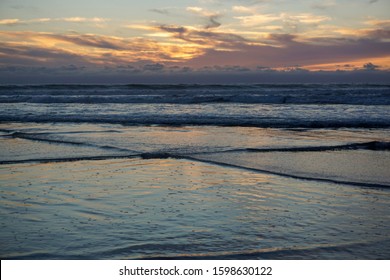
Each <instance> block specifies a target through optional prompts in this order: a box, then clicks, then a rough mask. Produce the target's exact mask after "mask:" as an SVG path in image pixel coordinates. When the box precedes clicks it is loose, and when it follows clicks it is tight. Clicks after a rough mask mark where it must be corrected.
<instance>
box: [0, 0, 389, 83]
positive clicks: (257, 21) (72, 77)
mask: <svg viewBox="0 0 390 280" xmlns="http://www.w3.org/2000/svg"><path fill="white" fill-rule="evenodd" d="M389 11H390V1H389V0H354V1H352V0H321V1H320V0H318V1H317V0H314V1H308V0H294V1H292V0H198V1H187V0H180V1H179V0H164V1H162V0H153V1H152V0H142V1H140V0H135V1H133V0H127V1H126V0H110V1H103V0H93V1H92V0H91V1H88V0H66V1H64V0H61V1H59V0H0V83H3V84H4V83H165V82H166V83H171V82H175V83H176V82H177V83H230V82H232V83H240V82H242V83H247V82H250V83H253V82H254V83H256V82H259V83H260V82H261V83H263V82H380V83H383V82H389V81H390V13H389Z"/></svg>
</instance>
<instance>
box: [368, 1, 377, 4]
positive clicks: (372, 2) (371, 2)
mask: <svg viewBox="0 0 390 280" xmlns="http://www.w3.org/2000/svg"><path fill="white" fill-rule="evenodd" d="M376 2H379V0H370V2H369V3H370V4H374V3H376Z"/></svg>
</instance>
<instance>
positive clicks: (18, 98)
mask: <svg viewBox="0 0 390 280" xmlns="http://www.w3.org/2000/svg"><path fill="white" fill-rule="evenodd" d="M389 166H390V85H374V84H368V85H367V84H245V85H241V84H234V85H197V84H193V85H190V84H183V85H181V84H180V85H178V84H174V85H169V84H161V85H143V84H131V85H2V86H0V192H1V198H0V201H1V203H0V213H1V214H0V224H1V227H2V230H1V232H0V244H1V245H0V257H1V258H2V259H389V258H390V253H389V252H390V169H389Z"/></svg>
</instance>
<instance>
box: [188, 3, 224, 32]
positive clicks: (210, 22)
mask: <svg viewBox="0 0 390 280" xmlns="http://www.w3.org/2000/svg"><path fill="white" fill-rule="evenodd" d="M186 10H187V11H189V12H191V13H193V14H196V15H199V16H201V17H202V18H204V19H206V21H207V23H206V24H205V26H204V27H205V28H206V29H210V28H217V27H219V26H221V23H220V22H219V21H218V19H219V18H220V17H221V15H220V14H219V13H214V12H210V11H208V10H205V9H203V8H200V7H187V9H186Z"/></svg>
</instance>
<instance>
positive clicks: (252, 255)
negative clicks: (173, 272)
mask: <svg viewBox="0 0 390 280" xmlns="http://www.w3.org/2000/svg"><path fill="white" fill-rule="evenodd" d="M383 243H387V244H389V240H383V241H376V242H355V243H345V244H313V245H311V246H300V247H293V248H288V247H285V248H264V249H254V250H247V251H233V252H212V253H211V252H206V253H198V254H197V253H193V254H185V253H184V254H169V253H167V254H165V255H154V256H145V257H140V258H137V259H142V260H164V259H165V260H168V259H169V260H218V259H224V260H248V259H313V258H318V259H328V258H332V259H333V258H334V256H335V255H339V256H340V258H343V259H345V258H346V257H345V256H344V255H343V254H346V255H347V256H348V257H347V258H354V259H361V258H362V255H360V253H359V250H360V249H364V248H365V247H369V246H373V245H374V246H378V247H380V246H382V245H383ZM336 253H337V254H336ZM388 257H389V254H388V253H385V254H383V255H381V256H377V257H376V258H377V259H387V258H388Z"/></svg>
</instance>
